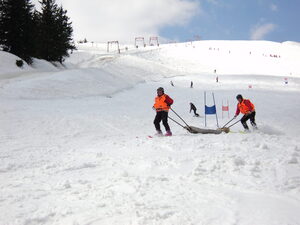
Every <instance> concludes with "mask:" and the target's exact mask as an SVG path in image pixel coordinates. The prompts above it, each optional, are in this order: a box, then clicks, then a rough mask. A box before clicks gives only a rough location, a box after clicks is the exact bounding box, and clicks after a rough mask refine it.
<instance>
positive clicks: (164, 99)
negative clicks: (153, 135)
mask: <svg viewBox="0 0 300 225" xmlns="http://www.w3.org/2000/svg"><path fill="white" fill-rule="evenodd" d="M172 104H173V99H171V98H170V97H169V96H168V95H166V94H165V93H164V89H163V88H162V87H159V88H158V89H157V96H156V98H155V103H154V105H153V109H155V110H156V116H155V119H154V125H155V129H156V131H157V135H162V131H161V129H160V122H161V121H162V123H163V125H164V127H165V129H166V132H167V133H166V134H165V135H166V136H172V132H171V130H170V126H169V124H168V112H169V109H170V106H171V105H172Z"/></svg>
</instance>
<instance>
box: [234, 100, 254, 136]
mask: <svg viewBox="0 0 300 225" xmlns="http://www.w3.org/2000/svg"><path fill="white" fill-rule="evenodd" d="M236 99H237V100H238V104H237V109H236V112H235V116H234V118H236V117H237V116H238V115H239V114H240V113H242V114H244V116H243V117H242V119H241V123H242V125H243V127H244V128H245V130H246V131H249V127H248V125H247V120H248V119H250V122H251V125H252V126H253V128H254V129H257V126H256V123H255V114H256V113H255V107H254V105H253V103H252V102H251V101H250V100H249V99H244V98H243V96H242V95H237V96H236Z"/></svg>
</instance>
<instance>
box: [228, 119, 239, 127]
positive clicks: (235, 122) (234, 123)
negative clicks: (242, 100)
mask: <svg viewBox="0 0 300 225" xmlns="http://www.w3.org/2000/svg"><path fill="white" fill-rule="evenodd" d="M240 121H241V120H238V121H236V122H235V123H233V124H231V125H230V126H229V127H228V128H230V127H232V126H233V125H235V124H237V123H238V122H240Z"/></svg>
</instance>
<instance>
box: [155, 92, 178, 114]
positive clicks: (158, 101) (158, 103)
mask: <svg viewBox="0 0 300 225" xmlns="http://www.w3.org/2000/svg"><path fill="white" fill-rule="evenodd" d="M172 104H173V99H171V98H170V97H169V96H168V95H166V94H163V95H161V96H156V98H155V103H154V106H153V107H154V108H155V109H156V112H159V111H167V112H168V111H169V109H170V105H172Z"/></svg>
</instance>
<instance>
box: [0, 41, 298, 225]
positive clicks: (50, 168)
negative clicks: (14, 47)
mask: <svg viewBox="0 0 300 225" xmlns="http://www.w3.org/2000/svg"><path fill="white" fill-rule="evenodd" d="M212 43H214V44H215V43H219V44H220V45H219V46H221V45H222V46H223V47H225V45H226V46H229V45H230V49H231V51H232V53H230V54H234V53H233V52H234V47H233V46H236V48H235V49H236V50H237V49H240V50H241V53H239V54H240V57H237V58H239V59H240V61H239V63H237V62H236V63H235V64H234V61H232V59H233V58H228V55H227V53H226V55H225V53H224V54H223V53H222V54H223V56H222V57H221V55H220V54H221V53H219V54H218V53H217V50H215V51H214V52H210V51H213V50H209V47H210V46H212ZM221 43H223V42H215V41H211V42H203V43H202V42H201V43H194V44H195V48H193V46H191V45H189V44H186V43H183V44H177V46H175V44H171V45H163V46H161V47H160V48H156V47H148V48H146V49H138V50H136V49H133V48H130V49H129V51H127V52H123V53H122V54H121V55H116V54H114V53H106V52H105V45H95V46H90V45H85V46H81V47H80V48H79V51H77V52H74V54H73V55H72V56H71V58H70V59H68V60H67V62H66V65H67V67H68V68H69V69H65V70H59V71H58V72H54V71H53V72H51V71H49V70H46V69H45V70H43V69H41V68H42V66H41V67H39V68H35V69H32V70H33V71H30V72H29V73H26V75H24V74H23V73H20V74H19V76H14V77H10V79H7V78H5V79H4V78H2V79H0V105H1V108H0V127H1V129H0V181H1V182H0V203H1V204H0V224H4V225H8V224H9V225H19V224H20V225H28V224H30V225H31V224H47V225H48V224H51V225H52V224H61V225H68V224H70V225H75V224H76V225H77V224H80V225H81V224H89V225H98V224H100V225H102V224H108V225H114V224H115V225H119V224H125V225H126V224H133V225H135V224H140V225H148V224H149V225H150V224H151V225H153V224H155V225H156V224H159V225H160V224H164V225H165V224H166V225H176V224H178V225H181V224H185V225H191V224H214V225H215V224H217V225H218V224H220V225H224V224H225V225H227V224H228V225H233V224H238V225H253V224H256V225H291V224H293V225H299V224H300V222H299V221H300V216H299V211H300V138H299V135H298V133H299V130H300V122H299V119H298V114H297V112H299V111H300V103H299V100H298V98H299V94H300V88H299V85H300V78H299V74H300V73H299V72H300V70H299V67H298V65H299V58H298V57H297V56H298V54H299V50H297V48H298V47H297V48H294V47H292V46H293V45H291V44H290V43H283V44H277V43H269V44H270V45H269V44H266V45H264V42H262V43H260V42H259V43H256V44H257V45H256V44H255V43H253V46H251V45H249V43H248V42H245V44H243V42H230V43H228V42H224V43H223V44H221ZM238 46H240V47H238ZM255 46H256V47H255ZM262 47H265V49H271V50H274V52H275V49H277V47H278V49H279V50H278V52H276V54H279V53H280V54H282V55H281V58H277V59H274V60H279V61H278V62H279V63H280V65H281V66H282V67H281V66H280V65H277V67H276V68H274V66H275V65H276V63H275V62H274V63H273V61H271V59H269V58H268V57H266V58H263V59H264V60H266V61H268V62H269V63H264V64H258V65H259V66H257V68H251V67H250V66H249V65H248V63H249V61H247V60H246V59H248V57H250V56H248V55H247V56H246V55H245V57H242V55H243V54H244V53H242V52H244V51H242V48H243V49H244V50H245V49H248V48H250V49H251V50H252V49H253V48H255V51H254V50H253V53H252V54H253V55H252V56H251V57H253V61H252V63H255V62H260V61H261V60H262V58H261V56H260V54H259V53H257V55H256V53H255V54H254V52H256V51H257V52H258V51H260V49H261V48H262ZM197 49H202V51H200V53H199V52H198V51H197ZM204 49H206V50H204ZM219 51H221V50H219ZM245 51H246V50H245ZM246 52H247V51H246ZM272 52H273V51H272ZM284 52H286V53H285V54H284ZM205 54H206V55H207V57H206V58H205V60H206V61H205V62H203V61H204V56H205ZM201 57H202V58H201ZM286 57H289V58H290V60H286ZM214 58H215V59H216V61H214V60H213V59H214ZM199 59H202V61H201V63H199ZM221 59H223V60H221ZM226 60H227V61H226ZM245 60H246V61H245ZM266 61H264V62H266ZM197 62H198V63H197ZM297 62H298V64H297ZM229 65H234V68H230V66H229ZM262 65H263V66H262ZM288 65H295V67H291V68H294V69H293V70H291V69H290V67H287V66H288ZM217 66H218V67H217ZM238 68H248V69H249V71H247V69H246V70H245V71H244V70H243V69H240V71H238ZM278 68H279V69H280V70H281V71H282V74H281V73H279V72H278V70H277V69H278ZM285 68H288V69H285ZM214 69H217V73H216V74H214ZM250 69H251V70H250ZM3 70H4V69H3ZM290 71H292V72H290ZM227 72H228V73H227ZM277 72H278V73H277ZM251 73H252V74H251ZM290 73H292V74H290ZM225 74H226V75H225ZM4 75H5V74H4ZM216 75H218V76H219V82H218V83H216V82H215V77H216ZM286 76H287V77H288V84H285V83H284V81H285V80H284V78H285V77H286ZM170 81H172V82H173V83H174V85H175V86H174V87H172V86H171V85H170ZM191 81H193V82H194V88H190V87H189V85H190V82H191ZM249 85H252V88H249ZM159 86H163V87H165V89H166V92H167V93H168V94H169V95H170V96H171V97H172V98H174V100H175V103H174V106H173V109H174V110H176V112H178V113H179V114H180V115H181V116H183V118H184V119H186V121H187V122H188V123H189V124H191V125H193V126H198V127H203V126H204V118H203V104H204V100H203V92H204V91H208V96H209V99H208V103H209V104H211V98H210V92H211V91H213V92H214V93H215V97H216V103H217V108H218V114H219V123H220V124H225V123H226V122H227V121H228V120H229V119H228V117H225V118H222V116H221V111H220V109H221V102H222V100H223V101H226V100H228V101H229V106H230V116H232V115H233V113H234V111H235V106H236V100H235V96H236V94H238V93H241V94H243V95H244V96H245V97H247V98H250V99H251V100H252V101H253V102H254V104H255V106H256V110H257V123H258V126H259V128H260V129H259V131H258V132H252V133H250V134H241V133H239V132H238V131H240V130H242V127H241V125H240V124H238V125H236V126H234V127H233V128H232V131H233V132H232V133H229V134H220V135H194V134H189V133H187V132H186V131H185V130H184V129H182V128H181V127H180V126H177V125H176V124H174V123H172V122H171V121H170V125H171V129H172V131H173V133H174V136H173V137H162V138H148V135H153V133H154V127H153V124H152V121H153V118H154V116H155V112H153V111H152V109H151V107H152V105H153V99H154V97H155V94H156V88H157V87H159ZM189 102H193V103H195V105H196V106H197V107H198V110H199V113H200V115H201V117H200V118H196V117H193V116H192V115H191V114H189ZM170 116H171V117H172V118H175V119H178V118H176V115H174V113H172V112H170ZM208 124H209V127H211V128H215V127H216V124H215V120H214V117H213V116H210V117H209V118H208Z"/></svg>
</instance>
